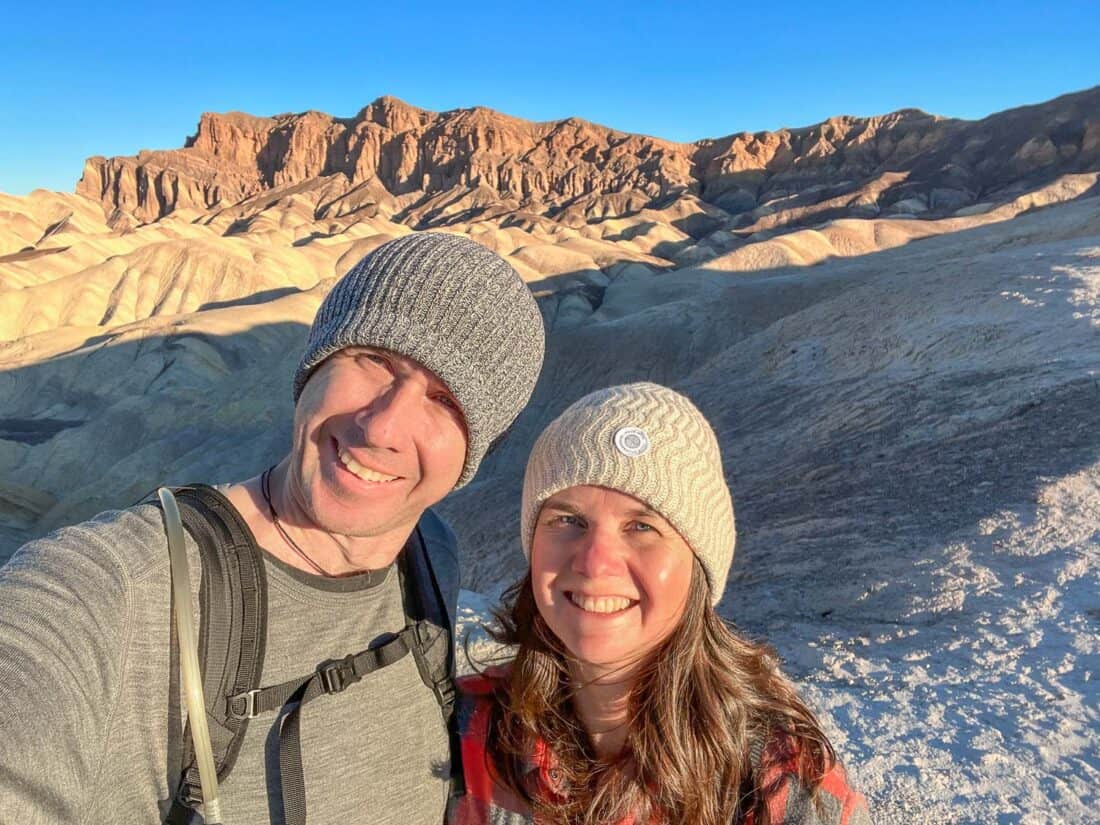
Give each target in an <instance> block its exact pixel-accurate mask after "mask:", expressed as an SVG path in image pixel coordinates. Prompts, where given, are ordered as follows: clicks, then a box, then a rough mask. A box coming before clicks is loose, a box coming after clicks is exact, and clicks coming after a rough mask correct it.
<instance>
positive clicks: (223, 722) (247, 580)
mask: <svg viewBox="0 0 1100 825" xmlns="http://www.w3.org/2000/svg"><path fill="white" fill-rule="evenodd" d="M173 492H174V494H175V496H176V500H177V502H178V504H179V507H180V515H181V517H182V519H183V524H184V528H185V529H186V530H187V532H188V533H190V534H191V536H192V537H193V538H194V539H195V542H196V544H197V545H198V547H199V556H200V559H201V561H202V584H201V586H200V589H199V605H200V611H201V613H200V615H201V623H200V630H199V660H200V661H201V662H202V667H203V693H204V696H205V699H206V710H207V717H208V719H207V721H208V723H209V726H210V739H211V744H212V745H213V749H214V763H215V766H216V768H217V773H218V779H219V780H224V779H225V777H226V776H227V775H228V774H229V772H230V771H231V770H232V769H233V765H234V763H235V762H236V759H237V754H238V753H239V751H240V747H241V742H242V741H243V739H244V733H245V730H246V729H247V727H248V718H247V717H244V718H242V717H240V716H238V715H234V714H233V713H231V712H230V708H229V703H228V697H231V696H236V695H239V694H241V693H245V692H248V691H250V690H254V689H255V688H257V687H258V686H259V680H260V676H261V674H262V672H263V661H264V647H265V642H266V638H267V580H266V577H265V574H264V565H263V559H262V557H261V555H260V550H259V548H257V547H256V545H255V543H254V542H253V541H252V539H251V533H250V531H249V530H248V527H247V525H245V523H244V521H243V519H241V516H240V514H239V513H238V512H237V511H236V509H235V508H234V507H233V506H232V505H231V504H230V503H229V501H228V500H227V499H226V498H225V497H224V496H223V495H222V494H221V493H219V492H218V491H217V490H215V489H214V488H212V487H207V486H206V485H193V486H187V487H179V488H175V489H173ZM177 712H178V710H177V709H176V708H173V709H172V710H171V713H177ZM189 727H190V725H188V728H189ZM179 746H180V748H181V749H185V750H183V752H182V755H181V756H180V758H179V759H178V760H177V758H176V756H175V755H174V754H170V755H169V764H173V763H175V764H180V765H182V767H183V778H182V781H181V784H180V787H179V792H178V793H177V794H176V797H175V800H174V801H173V805H172V809H171V811H170V812H169V815H168V819H167V822H169V823H178V822H186V821H187V819H188V818H189V817H190V814H191V808H192V807H193V806H194V805H195V804H197V803H198V802H199V801H201V794H200V793H199V781H198V770H197V767H196V765H195V764H194V752H193V750H192V748H191V737H190V735H189V730H185V731H184V734H183V736H182V741H181V742H180V743H179Z"/></svg>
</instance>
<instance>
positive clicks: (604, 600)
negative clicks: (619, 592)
mask: <svg viewBox="0 0 1100 825" xmlns="http://www.w3.org/2000/svg"><path fill="white" fill-rule="evenodd" d="M569 599H570V601H572V602H573V604H575V605H576V606H577V607H579V608H580V609H581V610H586V611H588V612H589V613H617V612H619V611H620V610H626V609H627V608H628V607H630V599H627V598H625V597H623V596H601V597H599V598H598V599H592V598H589V597H587V596H581V595H580V594H579V593H570V594H569Z"/></svg>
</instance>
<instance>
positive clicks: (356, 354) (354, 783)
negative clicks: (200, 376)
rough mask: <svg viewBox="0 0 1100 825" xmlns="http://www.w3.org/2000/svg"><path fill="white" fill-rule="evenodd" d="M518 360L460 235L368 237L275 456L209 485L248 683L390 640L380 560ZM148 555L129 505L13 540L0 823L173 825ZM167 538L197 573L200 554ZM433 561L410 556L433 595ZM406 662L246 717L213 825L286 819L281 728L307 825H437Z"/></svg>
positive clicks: (428, 728)
mask: <svg viewBox="0 0 1100 825" xmlns="http://www.w3.org/2000/svg"><path fill="white" fill-rule="evenodd" d="M542 356H543V327H542V319H541V316H540V314H539V311H538V308H537V306H536V305H535V302H534V299H533V297H532V296H531V293H530V291H529V290H528V289H527V287H526V286H525V284H523V282H522V281H521V280H520V278H519V276H518V275H517V274H516V273H515V271H514V270H512V268H511V267H510V266H508V264H507V263H505V262H504V261H503V260H501V259H500V258H499V257H498V256H497V255H495V254H494V253H492V252H490V251H488V250H487V249H484V248H483V247H481V246H479V245H478V244H476V243H474V242H472V241H470V240H468V239H465V238H461V237H458V236H453V235H446V234H439V233H419V234H412V235H408V236H406V237H403V238H400V239H397V240H394V241H390V242H389V243H386V244H384V245H382V246H380V247H378V248H377V249H376V250H375V251H374V252H373V253H371V254H370V255H368V256H367V257H366V258H364V259H363V260H362V261H360V263H359V264H358V265H357V266H356V267H355V268H354V269H352V270H351V271H350V272H349V273H348V274H347V275H346V276H344V278H343V279H341V280H340V282H338V283H337V285H336V286H335V287H334V288H333V290H332V291H331V292H330V293H329V295H328V296H327V297H326V298H325V301H324V303H323V304H322V306H321V308H320V310H319V312H318V315H317V318H316V320H315V321H314V323H313V327H312V329H311V330H310V335H309V340H308V343H307V346H306V351H305V353H304V355H303V356H302V359H301V363H300V365H299V367H298V370H297V373H296V375H295V377H294V396H295V401H296V406H295V410H294V424H293V439H292V442H293V443H292V445H291V448H290V452H289V454H288V455H287V456H286V457H285V458H284V459H283V460H282V461H280V462H279V463H278V464H277V465H275V466H274V467H273V468H270V469H269V470H267V471H265V472H264V473H262V474H261V475H260V476H258V477H256V478H253V479H250V480H248V481H245V482H242V483H240V484H235V485H230V486H228V487H226V488H220V489H221V493H223V494H224V499H221V500H222V501H224V502H227V506H226V507H225V508H224V509H225V511H226V512H228V513H229V517H228V518H229V521H236V518H237V517H238V516H239V519H240V522H243V525H244V528H247V529H244V528H242V530H243V534H244V535H245V538H244V540H243V541H244V543H246V544H248V543H250V542H252V541H254V542H255V544H256V545H258V547H259V548H260V550H259V551H257V555H258V556H259V557H260V558H262V560H263V574H264V575H263V578H264V579H265V588H261V590H263V589H266V599H265V601H266V612H267V619H266V638H265V644H264V645H263V648H264V649H263V652H262V661H263V665H262V671H263V672H262V676H261V679H260V681H261V683H262V684H263V685H276V684H279V683H282V682H284V681H286V680H293V679H294V678H295V677H298V676H301V675H302V674H303V673H310V672H312V671H314V668H315V667H317V665H318V663H322V662H325V661H334V660H340V659H341V658H342V657H345V656H347V655H348V654H350V653H353V652H357V651H360V650H361V649H364V648H368V647H374V648H376V649H377V648H378V647H379V646H382V645H384V644H385V643H387V642H389V641H391V640H393V639H394V637H395V634H398V633H400V632H401V631H402V629H403V628H404V627H405V626H406V623H407V622H406V619H407V609H406V606H404V605H403V598H402V596H403V592H404V591H403V587H404V584H403V582H404V581H405V579H404V578H403V576H402V575H401V574H400V571H401V570H404V567H401V563H407V562H404V561H402V562H401V563H396V562H398V561H399V560H402V559H405V557H407V556H408V555H409V554H410V553H412V552H413V550H415V549H416V547H415V546H414V542H415V541H417V540H418V539H417V537H418V536H419V535H420V530H419V529H418V528H417V525H418V521H419V520H421V518H422V515H423V514H424V512H425V509H426V508H428V507H430V506H431V505H432V504H435V503H436V502H438V501H439V500H440V499H442V498H443V497H444V496H445V495H446V494H447V493H448V492H449V491H450V490H452V489H455V488H457V487H461V486H462V485H464V484H466V483H467V482H469V481H470V479H472V478H473V476H474V474H475V473H476V471H477V467H478V463H479V462H480V461H481V459H482V458H483V456H484V455H485V453H486V451H487V450H488V449H489V447H490V446H491V444H492V442H493V441H494V440H495V439H497V438H498V437H500V436H501V435H502V434H503V432H504V431H505V430H506V429H507V427H508V426H509V425H510V424H511V423H512V421H513V420H514V419H515V417H516V415H517V414H518V413H519V411H520V410H521V409H522V407H523V406H524V405H525V404H526V402H527V400H528V398H529V397H530V394H531V391H532V389H533V388H534V384H535V381H536V379H537V377H538V372H539V369H540V367H541V363H542ZM234 514H235V515H234ZM425 518H427V516H425ZM238 523H239V522H238ZM249 533H250V534H251V535H250V536H249V535H248V534H249ZM164 536H165V528H164V523H163V520H162V514H161V512H160V510H159V509H158V508H156V507H154V506H152V505H149V504H145V505H139V506H137V507H134V508H131V509H129V510H125V511H121V512H111V513H105V514H102V515H100V516H98V517H97V518H96V519H94V520H92V521H90V522H86V523H84V524H80V525H76V526H74V527H70V528H65V529H63V530H59V531H57V532H56V533H54V534H52V535H50V536H48V537H46V538H44V539H41V540H38V541H34V542H31V543H29V544H28V545H26V546H24V547H23V548H21V549H20V550H19V551H18V552H17V553H16V555H15V556H14V557H13V558H12V560H11V561H10V562H9V564H8V565H7V566H5V567H4V568H3V569H2V570H0V819H2V820H3V821H5V822H9V821H10V822H19V823H69V822H72V823H76V822H81V823H95V822H104V821H108V820H110V821H118V822H127V823H141V822H158V821H162V820H163V819H164V818H165V817H166V816H168V815H169V811H170V810H172V816H178V815H179V810H176V809H173V800H174V799H178V797H179V794H178V792H177V791H178V788H179V786H180V775H179V769H180V764H179V761H178V759H179V752H180V742H179V738H180V725H181V720H180V710H179V708H180V704H179V700H178V696H179V688H178V671H177V670H176V665H175V661H174V660H175V656H174V655H173V654H174V645H175V644H176V641H175V639H174V635H173V632H172V629H171V628H172V622H171V598H170V576H169V561H168V552H167V543H166V539H165V537H164ZM187 541H188V555H189V560H190V564H189V567H190V569H191V570H192V571H198V570H199V569H201V568H202V561H201V558H200V553H199V551H198V548H197V545H196V544H195V542H194V540H193V538H192V537H191V536H189V537H188V540H187ZM426 544H427V542H423V541H422V543H421V545H420V546H421V547H422V548H423V547H424V545H426ZM444 549H446V548H444ZM425 552H426V553H427V554H428V556H429V557H430V556H431V552H432V548H426V549H425ZM435 552H439V550H438V548H437V549H436V550H435ZM449 564H450V566H448V559H445V558H433V559H431V565H432V566H434V567H435V570H436V573H437V574H438V575H439V576H440V578H442V579H444V582H443V584H442V585H441V589H442V590H445V591H447V592H448V593H449V594H451V595H450V596H448V598H453V594H454V593H456V592H457V580H456V579H457V576H456V575H455V568H454V566H453V558H452V559H451V560H450V562H449ZM204 575H205V573H204ZM192 576H193V586H195V585H196V583H195V581H194V580H195V579H197V578H198V577H197V576H196V575H195V574H194V573H193V574H192ZM196 610H197V608H196ZM451 620H452V621H453V613H452V615H451ZM420 664H421V661H420V660H419V659H416V658H414V657H412V656H404V657H403V658H401V659H400V660H399V661H396V662H393V663H392V664H390V665H388V666H386V667H381V668H380V669H378V670H376V671H374V672H372V673H369V674H367V675H366V676H365V677H364V678H362V679H361V680H360V681H357V682H355V683H354V684H351V685H350V686H348V687H346V689H343V688H344V687H345V685H343V684H340V685H338V686H336V687H338V688H339V689H338V690H336V689H334V690H331V691H329V690H327V689H326V690H325V691H324V692H325V693H326V694H328V693H330V694H331V695H322V696H320V697H319V698H318V700H317V701H313V702H310V703H308V704H300V705H299V706H298V707H297V710H295V709H294V707H292V705H294V703H293V702H291V703H288V705H286V706H283V707H279V706H275V707H269V708H266V709H265V708H263V707H252V708H250V709H249V711H250V712H249V713H247V714H245V715H246V716H248V717H250V718H249V720H248V723H247V726H246V727H245V728H244V733H243V736H242V737H241V739H240V743H239V747H240V750H239V752H238V753H237V754H236V758H235V759H234V760H233V767H232V770H231V771H229V772H228V774H227V776H225V777H224V780H223V782H222V785H221V793H220V798H221V810H222V813H223V817H224V818H223V821H224V822H226V823H232V824H233V825H245V823H249V825H251V823H258V822H268V821H271V822H276V823H282V822H285V821H291V822H301V821H304V819H305V810H306V807H305V805H304V802H303V800H300V799H295V800H294V801H293V802H294V804H293V805H290V804H289V803H288V801H287V800H286V799H284V796H285V794H284V791H285V790H286V785H287V776H285V775H283V774H285V773H286V764H287V763H286V762H285V753H284V754H282V758H283V761H282V762H281V761H280V760H281V755H280V752H281V750H283V749H284V748H285V742H282V743H281V742H280V739H281V738H285V736H284V734H285V730H283V728H284V727H285V725H286V721H287V719H288V718H289V716H290V714H292V713H297V714H298V716H299V718H298V719H296V720H295V724H296V725H299V728H297V729H296V732H300V733H299V735H300V760H301V762H300V766H301V775H302V778H303V784H304V789H305V794H306V796H307V797H308V812H309V821H310V822H312V823H353V822H363V823H368V822H369V823H402V825H404V824H405V823H420V822H422V823H433V825H434V824H435V823H439V822H441V821H442V818H443V814H444V809H445V805H446V794H447V789H448V777H449V775H450V771H449V757H450V751H449V745H448V731H447V727H446V725H445V722H444V717H443V715H442V714H441V713H440V705H439V700H438V697H437V696H436V695H434V694H433V691H432V690H431V689H430V688H429V686H428V684H427V683H426V681H425V680H424V678H423V674H422V673H418V667H419V666H420ZM328 687H332V685H327V686H326V688H328ZM207 700H208V707H209V700H210V697H207ZM185 744H186V743H185ZM291 784H293V782H292V783H291ZM184 787H186V785H184ZM192 802H197V800H196V799H194V798H192ZM298 808H300V810H298ZM187 813H188V814H189V813H190V811H189V810H188V811H187Z"/></svg>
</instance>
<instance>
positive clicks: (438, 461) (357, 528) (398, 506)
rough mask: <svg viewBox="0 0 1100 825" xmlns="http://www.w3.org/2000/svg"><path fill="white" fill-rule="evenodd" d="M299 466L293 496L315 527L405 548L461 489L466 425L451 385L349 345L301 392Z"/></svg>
mask: <svg viewBox="0 0 1100 825" xmlns="http://www.w3.org/2000/svg"><path fill="white" fill-rule="evenodd" d="M291 460H292V463H291V468H290V473H289V476H288V481H289V492H290V495H292V496H294V497H295V500H296V502H297V504H298V505H299V506H300V507H301V509H302V511H303V512H304V513H305V514H306V515H307V516H308V517H309V518H310V519H312V521H313V523H314V525H315V526H316V527H320V528H321V529H323V530H325V531H327V532H329V533H335V534H339V535H345V536H355V537H386V536H393V535H397V534H401V538H402V540H403V539H404V536H407V535H408V534H409V533H410V532H411V531H412V528H413V526H414V525H415V524H416V522H417V521H418V520H419V518H420V516H421V514H422V513H423V512H424V510H425V509H426V508H427V507H430V506H431V505H433V504H435V503H436V502H438V501H439V500H440V499H442V498H443V497H444V496H445V495H446V494H447V493H448V492H450V490H451V489H453V488H454V485H455V483H456V482H457V481H458V477H459V475H460V474H461V472H462V467H463V464H464V462H465V460H466V425H465V419H464V417H463V415H462V411H461V409H460V408H459V405H458V402H457V401H456V400H455V398H454V396H453V395H451V393H450V391H449V390H448V389H447V387H446V385H444V384H443V382H442V381H440V380H439V378H437V377H436V376H435V375H434V374H433V373H432V372H430V371H429V370H427V369H425V368H424V367H422V366H421V365H420V364H419V363H417V362H416V361H413V360H412V359H410V358H406V357H404V356H402V355H398V354H396V353H393V352H389V351H387V350H383V349H375V348H371V347H349V348H347V349H344V350H341V351H339V352H337V353H335V354H333V355H331V356H330V357H329V358H327V359H326V360H325V361H324V362H323V363H322V364H321V365H320V366H319V367H318V368H317V369H316V370H315V371H314V373H313V374H312V375H311V376H310V378H309V381H307V382H306V385H305V387H304V388H303V389H302V394H301V396H300V397H299V399H298V404H297V406H296V407H295V409H294V446H293V452H292V457H291Z"/></svg>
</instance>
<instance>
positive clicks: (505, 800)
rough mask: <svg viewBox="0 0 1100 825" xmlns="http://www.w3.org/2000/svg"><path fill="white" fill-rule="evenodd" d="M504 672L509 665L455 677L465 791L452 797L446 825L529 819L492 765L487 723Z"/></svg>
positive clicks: (515, 823) (515, 824)
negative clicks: (495, 777)
mask: <svg viewBox="0 0 1100 825" xmlns="http://www.w3.org/2000/svg"><path fill="white" fill-rule="evenodd" d="M507 675H508V666H503V667H493V668H489V669H487V670H485V671H483V672H481V673H473V674H470V675H468V676H461V677H459V678H458V679H456V680H455V686H456V687H457V688H458V703H457V707H456V710H457V714H458V730H459V738H460V740H461V748H462V773H463V777H464V780H465V783H464V784H465V792H464V793H463V794H462V795H461V796H457V797H453V798H452V799H451V803H450V805H449V808H448V813H447V823H448V825H489V823H493V825H531V823H532V819H531V815H530V811H529V810H528V809H527V806H526V805H524V804H523V803H522V802H520V801H519V800H518V799H517V798H516V796H515V795H514V794H513V793H511V792H509V791H508V790H507V789H505V788H503V787H501V785H500V784H499V783H498V782H497V781H495V779H494V777H493V771H492V767H491V764H492V759H491V754H490V752H489V750H490V746H489V725H490V724H491V719H492V711H493V707H494V705H495V704H496V702H497V696H498V694H497V689H498V687H499V685H500V684H501V682H502V681H503V680H504V679H506V678H507Z"/></svg>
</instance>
